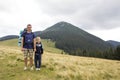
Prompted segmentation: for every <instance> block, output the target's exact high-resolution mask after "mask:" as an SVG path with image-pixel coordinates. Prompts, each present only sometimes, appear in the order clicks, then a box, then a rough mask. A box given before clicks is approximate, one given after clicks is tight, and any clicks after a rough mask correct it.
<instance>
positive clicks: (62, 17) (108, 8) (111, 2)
mask: <svg viewBox="0 0 120 80" xmlns="http://www.w3.org/2000/svg"><path fill="white" fill-rule="evenodd" d="M59 21H67V22H70V23H72V24H74V25H76V26H78V27H80V28H82V29H84V30H87V31H92V32H93V34H95V35H96V34H97V31H98V32H99V31H103V30H105V31H104V34H106V33H109V30H111V31H116V29H115V28H119V27H120V23H119V21H120V1H119V0H0V36H4V35H8V34H18V33H19V30H21V29H23V28H24V27H26V25H27V24H28V23H30V24H32V25H33V31H38V30H44V29H46V28H47V27H50V26H51V25H53V24H55V23H57V22H59ZM108 29H109V30H108ZM4 30H7V31H5V32H4ZM97 35H98V34H97ZM114 35H118V34H117V33H114ZM98 36H99V35H98ZM100 37H101V38H103V39H105V40H106V39H107V38H104V36H102V35H100ZM106 37H108V36H106ZM108 39H117V38H114V37H112V38H111V37H109V38H108ZM117 40H118V39H117ZM119 41H120V39H119Z"/></svg>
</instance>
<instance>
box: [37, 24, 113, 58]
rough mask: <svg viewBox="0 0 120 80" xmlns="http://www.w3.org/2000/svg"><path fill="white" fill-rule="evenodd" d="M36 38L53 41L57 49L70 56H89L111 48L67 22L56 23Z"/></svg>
mask: <svg viewBox="0 0 120 80" xmlns="http://www.w3.org/2000/svg"><path fill="white" fill-rule="evenodd" d="M37 36H40V37H41V38H43V39H51V40H52V41H55V46H56V47H57V48H60V49H63V50H64V51H65V52H67V53H69V54H72V55H83V56H84V55H86V54H87V53H89V56H90V55H91V54H90V53H96V52H104V51H107V50H108V49H109V48H110V47H111V46H110V44H109V43H106V42H105V41H104V40H102V39H100V38H98V37H96V36H94V35H92V34H90V33H88V32H86V31H84V30H82V29H80V28H78V27H76V26H74V25H72V24H70V23H67V22H59V23H56V24H55V25H53V26H51V27H49V28H47V29H46V30H44V31H42V32H40V33H39V34H38V35H37ZM91 56H92V55H91Z"/></svg>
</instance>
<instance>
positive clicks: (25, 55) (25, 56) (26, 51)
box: [24, 50, 28, 70]
mask: <svg viewBox="0 0 120 80" xmlns="http://www.w3.org/2000/svg"><path fill="white" fill-rule="evenodd" d="M27 57H28V50H25V51H24V63H25V67H24V70H26V69H27V62H28V60H27Z"/></svg>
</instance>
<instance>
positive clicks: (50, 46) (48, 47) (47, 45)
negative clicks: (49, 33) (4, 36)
mask: <svg viewBox="0 0 120 80" xmlns="http://www.w3.org/2000/svg"><path fill="white" fill-rule="evenodd" d="M42 44H43V48H44V50H45V51H47V52H52V53H61V52H62V50H60V49H58V48H55V42H52V41H49V40H47V39H42ZM0 45H2V46H10V47H17V46H18V39H11V40H6V41H0ZM19 48H20V47H19Z"/></svg>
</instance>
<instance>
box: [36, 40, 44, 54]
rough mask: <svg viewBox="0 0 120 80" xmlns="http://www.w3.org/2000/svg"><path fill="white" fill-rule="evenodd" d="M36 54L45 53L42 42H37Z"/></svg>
mask: <svg viewBox="0 0 120 80" xmlns="http://www.w3.org/2000/svg"><path fill="white" fill-rule="evenodd" d="M35 53H36V54H43V47H42V43H41V42H40V43H38V42H37V43H36V52H35Z"/></svg>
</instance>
